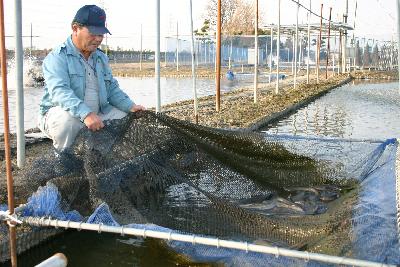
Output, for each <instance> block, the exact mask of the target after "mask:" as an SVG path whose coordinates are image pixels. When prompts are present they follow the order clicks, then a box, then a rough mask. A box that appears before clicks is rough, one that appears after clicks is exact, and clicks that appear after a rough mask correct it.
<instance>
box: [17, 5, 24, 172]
mask: <svg viewBox="0 0 400 267" xmlns="http://www.w3.org/2000/svg"><path fill="white" fill-rule="evenodd" d="M15 62H16V76H15V79H16V85H17V110H16V113H17V165H18V167H20V168H22V167H23V166H24V164H25V129H24V80H23V78H24V70H23V65H24V50H23V48H22V4H21V0H15Z"/></svg>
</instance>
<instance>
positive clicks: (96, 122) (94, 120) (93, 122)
mask: <svg viewBox="0 0 400 267" xmlns="http://www.w3.org/2000/svg"><path fill="white" fill-rule="evenodd" d="M83 123H85V125H86V127H88V128H89V130H92V131H93V132H95V131H98V130H100V129H101V128H103V127H104V123H103V121H102V120H101V118H100V117H99V116H97V114H96V113H93V112H90V113H89V115H87V116H86V118H85V119H84V120H83Z"/></svg>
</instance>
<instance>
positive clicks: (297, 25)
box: [293, 0, 300, 89]
mask: <svg viewBox="0 0 400 267" xmlns="http://www.w3.org/2000/svg"><path fill="white" fill-rule="evenodd" d="M299 10H300V5H299V0H297V12H296V39H295V43H294V77H293V87H294V89H296V87H297V54H298V51H297V49H298V48H297V46H298V45H299Z"/></svg>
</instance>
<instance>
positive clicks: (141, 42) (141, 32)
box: [139, 24, 143, 70]
mask: <svg viewBox="0 0 400 267" xmlns="http://www.w3.org/2000/svg"><path fill="white" fill-rule="evenodd" d="M142 58H143V29H142V24H140V59H139V63H140V64H139V69H140V70H142Z"/></svg>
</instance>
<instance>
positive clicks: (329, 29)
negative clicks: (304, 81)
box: [325, 7, 332, 79]
mask: <svg viewBox="0 0 400 267" xmlns="http://www.w3.org/2000/svg"><path fill="white" fill-rule="evenodd" d="M331 18H332V7H331V8H329V21H328V47H327V48H328V49H327V52H326V70H325V79H328V68H329V53H330V49H331V47H330V44H331V42H330V40H331Z"/></svg>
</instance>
